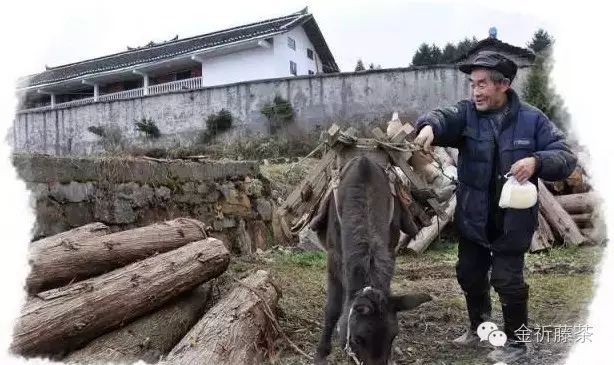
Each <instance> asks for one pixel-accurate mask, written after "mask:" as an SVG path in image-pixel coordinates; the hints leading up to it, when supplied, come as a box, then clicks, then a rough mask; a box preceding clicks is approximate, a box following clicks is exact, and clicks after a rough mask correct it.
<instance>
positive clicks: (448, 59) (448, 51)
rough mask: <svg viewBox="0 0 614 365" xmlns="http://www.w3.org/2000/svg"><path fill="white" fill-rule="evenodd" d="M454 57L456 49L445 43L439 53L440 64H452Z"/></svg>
mask: <svg viewBox="0 0 614 365" xmlns="http://www.w3.org/2000/svg"><path fill="white" fill-rule="evenodd" d="M455 55H456V47H455V46H454V45H453V44H452V43H449V42H448V43H447V44H446V46H445V47H444V48H443V51H442V53H441V61H440V62H441V63H453V62H454V59H455V58H454V57H455Z"/></svg>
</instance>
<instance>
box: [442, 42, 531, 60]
mask: <svg viewBox="0 0 614 365" xmlns="http://www.w3.org/2000/svg"><path fill="white" fill-rule="evenodd" d="M490 47H492V48H496V49H498V50H500V51H504V52H508V53H512V54H515V55H518V56H520V57H524V58H526V59H528V60H529V61H531V62H533V61H534V60H535V53H533V52H532V51H531V50H529V49H526V48H522V47H516V46H514V45H511V44H509V43H505V42H503V41H500V40H498V39H497V38H491V37H488V38H485V39H482V40H481V41H479V42H478V43H477V44H476V45H475V46H473V47H472V48H471V49H470V50H469V51H468V52H467V53H465V54H464V55H463V56H461V57H459V58H457V59H456V60H455V61H454V62H455V63H456V62H460V61H464V60H466V59H467V58H468V57H469V56H470V55H472V54H474V53H476V52H478V51H480V50H481V49H483V48H490Z"/></svg>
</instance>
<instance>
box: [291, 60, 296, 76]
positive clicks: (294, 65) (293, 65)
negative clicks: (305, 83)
mask: <svg viewBox="0 0 614 365" xmlns="http://www.w3.org/2000/svg"><path fill="white" fill-rule="evenodd" d="M290 73H291V74H292V75H294V76H296V63H294V62H292V61H290Z"/></svg>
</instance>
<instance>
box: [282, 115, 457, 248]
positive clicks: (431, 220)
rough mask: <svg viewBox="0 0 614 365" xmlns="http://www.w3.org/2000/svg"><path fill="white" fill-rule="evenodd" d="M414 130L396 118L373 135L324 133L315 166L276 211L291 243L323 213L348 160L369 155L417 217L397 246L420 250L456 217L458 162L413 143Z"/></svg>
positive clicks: (335, 127)
mask: <svg viewBox="0 0 614 365" xmlns="http://www.w3.org/2000/svg"><path fill="white" fill-rule="evenodd" d="M414 138H415V131H414V128H413V126H412V125H411V124H410V123H402V122H401V121H400V120H399V119H398V116H397V115H396V113H395V115H394V116H393V118H392V120H391V121H390V122H389V123H388V128H387V129H386V131H385V132H384V131H383V130H382V129H380V128H374V129H372V130H371V131H370V136H368V137H363V136H358V131H357V130H356V129H355V128H353V127H349V128H347V129H345V130H343V131H342V130H341V128H340V127H339V126H338V125H336V124H333V125H332V126H331V128H330V129H329V130H328V132H327V133H326V135H325V141H324V144H325V145H326V152H325V153H324V155H323V157H322V158H321V159H320V162H319V163H318V164H317V165H315V166H314V167H312V169H311V170H310V171H309V172H308V173H307V175H306V177H305V178H304V179H303V181H302V182H301V183H300V184H299V185H298V186H297V187H296V188H295V190H294V191H293V192H292V193H291V194H290V195H289V196H288V198H287V199H286V200H285V201H284V202H283V204H281V206H280V207H279V209H278V210H277V212H276V216H277V219H278V220H279V222H280V224H279V226H280V227H281V228H282V230H283V235H284V236H285V237H286V238H287V240H288V241H290V242H291V241H292V238H293V237H298V236H299V234H300V233H302V232H304V230H308V229H309V224H310V222H317V221H318V220H319V219H321V217H320V212H322V211H324V210H323V209H322V207H323V206H324V204H325V202H326V201H327V198H328V197H329V196H330V195H331V193H332V190H333V187H334V186H335V184H336V183H337V182H338V179H339V177H340V172H341V170H342V168H343V166H344V165H345V163H347V161H349V160H350V159H352V158H353V157H355V156H357V155H368V156H369V157H371V158H372V159H373V160H374V161H375V162H376V163H378V164H379V165H380V166H382V168H386V169H387V171H388V172H389V177H390V179H391V180H390V182H391V184H393V185H394V186H395V189H394V190H395V191H396V194H397V196H399V197H400V198H401V199H400V200H401V201H402V204H404V206H405V208H406V209H407V210H408V211H409V212H411V216H412V219H413V222H411V223H412V224H410V226H414V227H416V228H417V229H418V232H419V233H418V234H417V235H415V237H414V236H412V237H408V236H405V235H402V237H401V240H400V242H399V245H398V247H397V250H398V251H400V250H405V249H411V250H414V251H418V252H422V251H424V250H425V249H426V248H427V247H428V245H429V244H430V243H431V242H433V240H434V239H435V238H436V237H437V236H438V235H439V233H440V232H441V229H443V228H444V227H445V225H446V224H447V223H448V222H449V221H451V220H452V216H453V212H454V207H455V205H456V199H455V196H454V191H455V186H456V184H455V181H456V166H455V165H456V163H455V160H454V157H453V156H452V155H450V154H449V153H448V151H447V150H446V149H444V148H441V147H437V148H435V150H434V152H433V153H425V152H423V151H421V150H420V149H419V148H416V146H414V145H413V143H412V141H413V139H414Z"/></svg>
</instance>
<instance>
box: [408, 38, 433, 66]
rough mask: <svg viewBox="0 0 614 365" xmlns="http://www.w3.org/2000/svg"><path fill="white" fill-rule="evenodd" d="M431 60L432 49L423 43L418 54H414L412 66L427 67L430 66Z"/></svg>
mask: <svg viewBox="0 0 614 365" xmlns="http://www.w3.org/2000/svg"><path fill="white" fill-rule="evenodd" d="M430 60H431V47H430V46H429V45H428V44H426V43H422V44H421V45H420V47H418V50H417V51H416V53H415V54H414V57H413V58H412V60H411V64H412V65H413V66H425V65H429V64H430V63H429V62H430Z"/></svg>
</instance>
